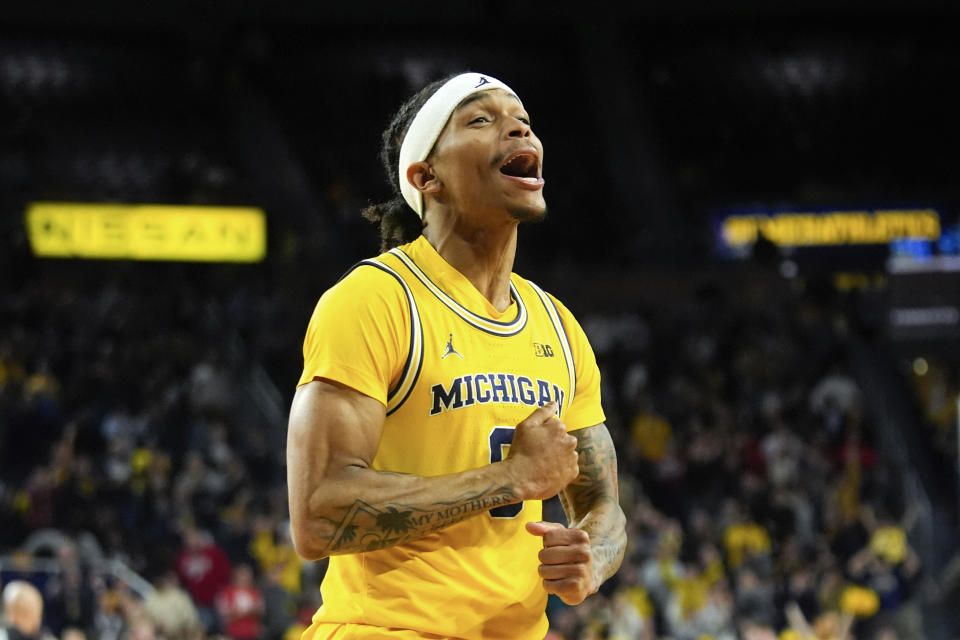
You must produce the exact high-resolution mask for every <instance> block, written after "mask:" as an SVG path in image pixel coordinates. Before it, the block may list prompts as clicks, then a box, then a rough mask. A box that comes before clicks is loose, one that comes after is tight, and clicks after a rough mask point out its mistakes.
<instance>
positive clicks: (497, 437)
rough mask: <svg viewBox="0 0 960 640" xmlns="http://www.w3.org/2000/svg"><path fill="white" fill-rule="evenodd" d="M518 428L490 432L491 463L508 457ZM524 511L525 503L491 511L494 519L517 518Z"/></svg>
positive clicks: (495, 428)
mask: <svg viewBox="0 0 960 640" xmlns="http://www.w3.org/2000/svg"><path fill="white" fill-rule="evenodd" d="M515 429H516V427H494V428H493V430H492V431H491V432H490V462H491V464H492V463H494V462H500V461H501V460H503V459H504V457H506V453H507V450H508V449H509V448H510V443H512V442H513V432H514V430H515ZM522 510H523V503H522V502H518V503H517V504H508V505H504V506H502V507H494V508H493V509H490V516H491V517H493V518H516V517H517V514H518V513H520V512H521V511H522Z"/></svg>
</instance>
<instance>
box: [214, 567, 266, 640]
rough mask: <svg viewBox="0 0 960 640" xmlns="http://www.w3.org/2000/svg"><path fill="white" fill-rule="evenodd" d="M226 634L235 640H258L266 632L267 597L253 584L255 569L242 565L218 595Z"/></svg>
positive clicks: (218, 604) (219, 611)
mask: <svg viewBox="0 0 960 640" xmlns="http://www.w3.org/2000/svg"><path fill="white" fill-rule="evenodd" d="M217 611H218V613H219V614H220V619H221V620H222V621H223V630H224V632H225V633H226V634H227V636H228V637H230V638H231V639H232V640H256V639H257V638H259V637H260V634H261V632H262V630H263V613H264V608H263V596H262V595H261V593H260V590H259V589H258V588H257V587H256V585H255V584H254V583H253V569H251V568H250V566H249V565H246V564H241V565H238V566H237V567H236V568H234V570H233V579H232V580H231V582H230V584H229V585H227V586H226V587H225V588H224V589H223V590H222V591H220V593H219V594H217Z"/></svg>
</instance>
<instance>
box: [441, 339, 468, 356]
mask: <svg viewBox="0 0 960 640" xmlns="http://www.w3.org/2000/svg"><path fill="white" fill-rule="evenodd" d="M454 354H456V355H458V356H460V359H461V360H463V356H462V355H460V352H458V351H457V350H456V349H454V348H453V334H452V333H451V334H450V339H449V340H447V348H446V349H445V350H444V352H443V355H442V356H440V359H441V360H443V359H444V358H446V357H447V356H451V355H454Z"/></svg>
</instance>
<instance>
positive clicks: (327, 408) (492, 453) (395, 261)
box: [287, 73, 626, 640]
mask: <svg viewBox="0 0 960 640" xmlns="http://www.w3.org/2000/svg"><path fill="white" fill-rule="evenodd" d="M382 158H383V160H384V164H385V166H386V168H387V174H388V179H389V180H390V181H391V183H392V184H393V185H394V187H395V191H396V192H397V193H398V198H395V199H394V200H393V201H391V202H388V203H385V204H382V205H375V206H373V207H370V208H369V209H368V210H367V211H365V212H364V215H365V216H367V217H368V218H373V219H375V220H379V221H380V227H381V235H382V237H383V239H384V249H385V252H384V253H383V254H381V255H380V256H379V257H378V258H376V259H372V260H365V261H363V262H361V263H360V264H359V265H358V266H356V267H355V268H354V269H353V270H352V271H350V272H349V273H348V274H347V275H346V276H345V277H343V278H342V279H341V280H340V281H339V282H338V283H337V284H336V285H335V286H334V287H333V288H331V289H330V290H328V291H327V292H326V293H325V294H324V295H323V297H322V298H321V299H320V302H319V303H318V305H317V307H316V310H315V311H314V314H313V317H312V318H311V320H310V325H309V328H308V330H307V335H306V339H305V340H304V370H303V375H302V377H301V378H300V382H299V386H298V389H297V392H296V395H295V396H294V400H293V405H292V407H291V410H290V425H289V433H288V440H287V463H288V467H287V469H288V484H289V500H290V505H289V506H290V515H291V528H292V533H293V540H294V544H295V546H296V549H297V551H298V552H299V553H300V554H301V555H303V556H304V557H306V558H308V559H318V558H322V557H326V556H331V558H330V565H329V569H328V571H327V574H326V577H325V578H324V582H323V585H322V594H323V603H324V604H323V606H322V607H321V608H320V609H319V611H318V612H317V613H316V615H315V616H314V621H313V625H312V626H311V627H310V628H309V629H308V630H307V631H306V632H305V633H304V636H303V638H304V640H326V639H331V638H337V639H340V638H448V637H452V638H471V639H472V638H477V639H479V638H484V639H497V638H510V639H514V640H516V639H537V640H541V639H542V638H543V637H544V635H545V634H546V631H547V620H546V616H545V614H544V608H545V604H546V599H547V594H548V593H554V594H557V595H558V596H559V597H560V598H562V599H563V600H564V601H565V602H567V603H569V604H577V603H580V602H582V601H583V600H584V599H585V598H586V597H587V596H589V595H590V594H592V593H594V592H595V591H596V590H597V588H598V587H599V586H600V584H601V583H602V582H603V581H604V580H605V579H607V578H608V577H610V576H611V575H612V574H613V573H614V572H615V571H616V570H617V568H618V567H619V565H620V562H621V559H622V557H623V551H624V545H625V542H626V534H625V530H624V516H623V513H622V512H621V510H620V507H619V505H618V496H617V490H618V489H617V466H616V456H615V453H614V449H613V444H612V442H611V439H610V435H609V434H608V432H607V429H606V427H605V426H604V424H603V422H604V419H605V418H604V415H603V411H602V409H601V406H600V374H599V370H598V369H597V365H596V360H595V358H594V356H593V352H592V350H591V348H590V345H589V344H588V342H587V338H586V336H585V335H584V333H583V331H582V329H581V328H580V325H579V324H577V322H576V320H575V319H574V318H573V316H572V315H571V314H570V312H569V311H568V310H567V309H566V308H565V307H564V306H563V305H561V304H560V303H559V302H558V301H557V300H556V299H554V298H553V297H552V296H550V295H549V294H547V293H545V292H544V291H543V290H541V289H540V288H539V287H538V286H537V285H535V284H533V283H532V282H529V281H527V280H524V279H523V278H521V277H519V276H517V275H516V274H513V273H511V271H512V267H513V261H514V254H515V251H516V244H517V228H518V225H519V224H520V223H521V222H525V221H536V220H539V219H541V218H542V217H543V216H544V214H545V211H546V204H545V201H544V197H543V186H544V179H543V176H542V166H543V148H542V146H541V144H540V141H539V139H538V138H537V137H536V136H535V135H534V134H533V131H532V130H531V128H530V119H529V116H528V114H527V112H526V110H525V109H524V107H523V104H522V103H521V102H520V99H519V98H518V97H517V96H516V94H515V93H514V92H513V91H512V90H511V89H510V88H509V87H507V86H506V85H505V84H503V83H502V82H500V81H498V80H496V79H494V78H492V77H490V76H486V75H481V74H478V73H467V74H462V75H458V76H455V77H453V78H451V79H448V80H445V81H439V82H436V83H433V84H431V85H428V86H427V87H425V88H424V89H423V90H422V91H421V92H420V93H418V94H417V95H415V96H414V97H413V98H411V100H410V101H408V102H407V103H406V104H405V105H403V106H402V107H401V108H400V110H399V112H398V113H397V115H396V117H395V118H394V120H393V122H392V123H391V125H390V127H389V128H388V129H387V131H386V132H385V133H384V148H383V151H382ZM396 245H399V246H396ZM390 247H393V248H392V249H391V248H390ZM386 249H389V250H386ZM558 492H559V493H560V496H561V499H562V502H563V505H564V508H565V510H566V512H567V515H568V517H569V521H570V523H571V524H570V527H569V528H567V527H564V526H562V525H559V524H556V523H547V522H541V521H540V518H541V500H544V499H546V498H549V497H551V496H553V495H555V494H557V493H558Z"/></svg>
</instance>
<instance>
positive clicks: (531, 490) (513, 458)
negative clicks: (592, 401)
mask: <svg viewBox="0 0 960 640" xmlns="http://www.w3.org/2000/svg"><path fill="white" fill-rule="evenodd" d="M556 413H557V403H556V402H550V403H548V404H545V405H543V406H542V407H540V408H538V409H536V410H535V411H534V412H533V413H531V414H530V415H529V416H527V418H526V419H525V420H523V421H522V422H521V423H520V424H518V425H517V428H516V430H515V431H514V433H513V443H512V444H511V445H510V453H509V455H508V456H507V459H506V460H504V463H505V464H506V465H507V469H508V473H509V475H510V477H511V479H512V481H513V487H514V491H515V493H516V495H517V497H519V498H520V499H521V500H546V499H547V498H550V497H551V496H553V495H555V494H556V493H558V492H559V491H560V490H561V489H563V488H564V487H566V486H567V485H568V484H570V483H571V482H573V480H574V479H575V478H576V477H577V475H578V474H579V473H580V468H579V466H578V465H577V439H576V438H575V437H573V436H572V435H570V434H568V433H567V427H566V425H564V424H563V423H562V422H560V419H559V418H557V415H556Z"/></svg>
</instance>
